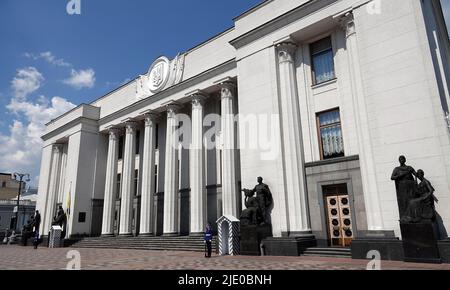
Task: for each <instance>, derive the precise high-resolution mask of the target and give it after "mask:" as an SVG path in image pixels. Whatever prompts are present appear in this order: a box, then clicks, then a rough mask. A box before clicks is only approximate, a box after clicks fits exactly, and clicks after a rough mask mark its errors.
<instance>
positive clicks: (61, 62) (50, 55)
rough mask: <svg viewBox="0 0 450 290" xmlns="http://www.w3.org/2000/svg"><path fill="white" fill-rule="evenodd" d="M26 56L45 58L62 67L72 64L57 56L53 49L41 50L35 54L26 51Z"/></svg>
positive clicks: (36, 58) (35, 58)
mask: <svg viewBox="0 0 450 290" xmlns="http://www.w3.org/2000/svg"><path fill="white" fill-rule="evenodd" d="M24 56H25V57H26V58H31V59H34V60H38V59H43V60H45V61H46V62H48V63H50V64H53V65H56V66H62V67H71V66H72V64H70V63H68V62H65V61H64V59H62V58H57V57H56V56H55V55H53V53H52V52H51V51H46V52H41V53H39V54H37V55H36V54H33V53H30V52H26V53H24Z"/></svg>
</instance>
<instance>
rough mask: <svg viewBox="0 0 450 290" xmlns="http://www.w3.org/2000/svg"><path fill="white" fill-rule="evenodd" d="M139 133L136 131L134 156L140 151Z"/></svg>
mask: <svg viewBox="0 0 450 290" xmlns="http://www.w3.org/2000/svg"><path fill="white" fill-rule="evenodd" d="M140 140H141V131H139V130H137V131H136V155H139V149H140V147H141V146H140V145H141V141H140Z"/></svg>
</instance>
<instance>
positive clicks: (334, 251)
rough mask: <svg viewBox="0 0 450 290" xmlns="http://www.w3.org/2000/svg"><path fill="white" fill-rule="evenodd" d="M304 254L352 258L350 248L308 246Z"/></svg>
mask: <svg viewBox="0 0 450 290" xmlns="http://www.w3.org/2000/svg"><path fill="white" fill-rule="evenodd" d="M303 255H304V256H310V257H335V258H337V257H338V258H351V250H350V249H349V248H308V249H306V250H305V251H304V252H303Z"/></svg>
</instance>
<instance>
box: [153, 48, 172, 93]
mask: <svg viewBox="0 0 450 290" xmlns="http://www.w3.org/2000/svg"><path fill="white" fill-rule="evenodd" d="M169 72H170V62H169V60H168V59H167V57H165V56H162V57H160V58H158V59H157V60H155V62H154V63H153V64H152V66H151V67H150V69H149V71H148V87H149V89H150V91H151V92H152V93H157V92H159V91H160V90H162V89H163V88H164V86H165V85H166V83H167V80H168V79H169Z"/></svg>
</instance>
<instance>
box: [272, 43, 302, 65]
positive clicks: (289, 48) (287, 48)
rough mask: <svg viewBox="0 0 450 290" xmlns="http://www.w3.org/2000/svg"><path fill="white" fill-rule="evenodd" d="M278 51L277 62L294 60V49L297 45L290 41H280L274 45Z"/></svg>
mask: <svg viewBox="0 0 450 290" xmlns="http://www.w3.org/2000/svg"><path fill="white" fill-rule="evenodd" d="M276 48H277V51H278V53H277V54H278V61H279V63H283V62H294V60H295V51H296V49H297V45H296V44H295V43H293V42H291V41H286V42H281V43H279V44H277V45H276Z"/></svg>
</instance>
